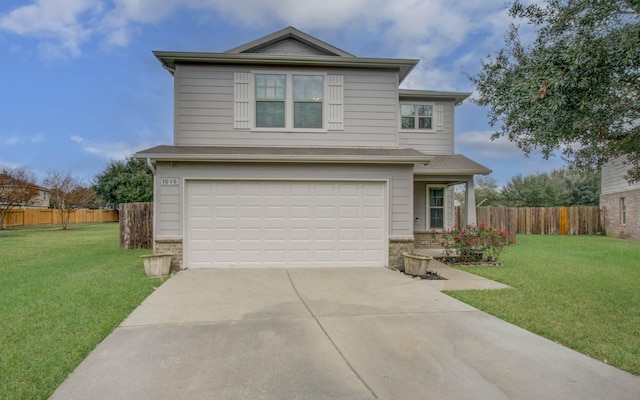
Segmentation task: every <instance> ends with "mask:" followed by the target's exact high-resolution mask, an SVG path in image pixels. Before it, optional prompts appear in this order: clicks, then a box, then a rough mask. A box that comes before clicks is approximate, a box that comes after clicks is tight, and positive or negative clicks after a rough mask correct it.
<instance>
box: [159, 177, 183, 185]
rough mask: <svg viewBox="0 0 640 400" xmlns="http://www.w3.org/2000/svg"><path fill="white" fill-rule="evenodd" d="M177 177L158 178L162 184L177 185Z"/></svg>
mask: <svg viewBox="0 0 640 400" xmlns="http://www.w3.org/2000/svg"><path fill="white" fill-rule="evenodd" d="M178 182H179V181H178V178H160V184H161V185H162V186H178Z"/></svg>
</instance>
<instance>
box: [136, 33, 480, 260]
mask: <svg viewBox="0 0 640 400" xmlns="http://www.w3.org/2000/svg"><path fill="white" fill-rule="evenodd" d="M154 54H155V56H156V57H157V58H158V59H159V60H160V62H161V63H162V65H163V66H164V67H165V68H166V69H167V70H168V71H169V72H170V73H171V74H172V75H173V76H174V85H175V98H174V102H175V104H174V110H175V116H174V121H175V126H174V143H173V145H166V146H157V147H153V148H150V149H147V150H143V151H140V152H138V153H137V154H136V155H135V157H136V158H138V159H144V160H147V162H148V164H149V166H150V167H151V168H152V169H153V170H154V173H155V181H154V182H155V183H154V185H155V187H154V210H155V213H154V218H155V221H154V231H155V232H154V233H155V236H154V241H155V243H154V244H155V247H154V248H155V251H156V252H164V251H170V252H173V253H175V254H176V257H175V262H176V263H178V264H180V265H181V267H182V268H189V267H195V268H211V267H213V268H215V267H263V266H267V267H271V266H273V267H321V266H327V267H340V266H359V267H383V266H387V267H401V266H402V252H403V251H407V250H412V249H413V248H414V246H416V243H417V245H418V246H424V245H425V243H426V242H427V240H425V239H426V236H427V232H428V231H430V230H432V229H446V228H450V227H452V226H453V223H454V222H453V221H454V215H453V211H454V207H453V196H452V186H453V185H456V184H460V183H464V184H466V185H467V186H466V189H467V190H466V196H467V201H466V204H467V205H468V206H467V207H466V213H465V214H466V220H467V221H468V222H470V223H475V199H474V194H473V193H474V192H473V177H474V175H475V174H488V173H490V172H491V171H490V170H489V169H487V168H486V167H484V166H482V165H480V164H478V163H476V162H474V161H472V160H470V159H468V158H466V157H464V156H463V155H458V154H454V109H455V107H456V105H458V104H460V103H461V102H462V101H463V100H464V99H465V98H467V97H468V96H469V93H458V92H439V91H429V90H406V89H400V88H399V86H400V84H401V83H402V82H403V80H404V79H405V78H406V77H407V76H408V75H409V73H410V72H411V71H412V69H413V68H414V67H415V66H416V65H417V63H418V60H412V59H388V58H361V57H356V56H354V55H352V54H349V53H347V52H345V51H343V50H340V49H338V48H336V47H334V46H332V45H330V44H327V43H325V42H323V41H321V40H318V39H316V38H314V37H312V36H309V35H307V34H305V33H303V32H300V31H298V30H296V29H294V28H291V27H289V28H286V29H283V30H281V31H278V32H275V33H273V34H271V35H268V36H266V37H263V38H261V39H258V40H255V41H253V42H251V43H247V44H245V45H242V46H240V47H236V48H234V49H231V50H229V51H226V52H223V53H185V52H167V51H157V52H154ZM429 242H430V241H429Z"/></svg>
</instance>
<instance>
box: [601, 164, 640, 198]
mask: <svg viewBox="0 0 640 400" xmlns="http://www.w3.org/2000/svg"><path fill="white" fill-rule="evenodd" d="M627 169H628V168H627V166H626V165H624V164H623V159H621V158H618V159H616V160H613V161H611V162H610V163H608V164H606V165H604V166H603V167H602V178H601V179H602V191H601V193H602V194H611V193H618V192H624V191H629V190H636V189H640V183H635V184H633V185H630V184H629V182H627V181H626V180H625V179H624V176H625V175H626V173H627Z"/></svg>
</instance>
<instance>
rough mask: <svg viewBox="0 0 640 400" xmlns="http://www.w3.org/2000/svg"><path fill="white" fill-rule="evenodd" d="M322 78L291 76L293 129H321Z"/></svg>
mask: <svg viewBox="0 0 640 400" xmlns="http://www.w3.org/2000/svg"><path fill="white" fill-rule="evenodd" d="M323 88H324V81H323V77H322V76H319V75H294V76H293V127H294V128H318V129H320V128H322V101H323Z"/></svg>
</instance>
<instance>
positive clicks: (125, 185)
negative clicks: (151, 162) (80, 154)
mask: <svg viewBox="0 0 640 400" xmlns="http://www.w3.org/2000/svg"><path fill="white" fill-rule="evenodd" d="M93 187H94V189H95V191H96V193H97V194H98V197H99V198H100V199H101V200H102V201H104V202H105V203H106V204H109V205H112V206H114V207H118V206H119V205H120V204H122V203H138V202H147V201H152V200H153V174H152V173H151V171H150V170H149V168H148V167H147V165H146V164H145V163H144V162H142V161H139V160H136V159H134V158H127V159H126V160H125V161H111V162H110V163H109V165H108V166H107V168H105V170H104V171H103V172H102V173H100V174H98V175H96V177H95V179H94V184H93Z"/></svg>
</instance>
